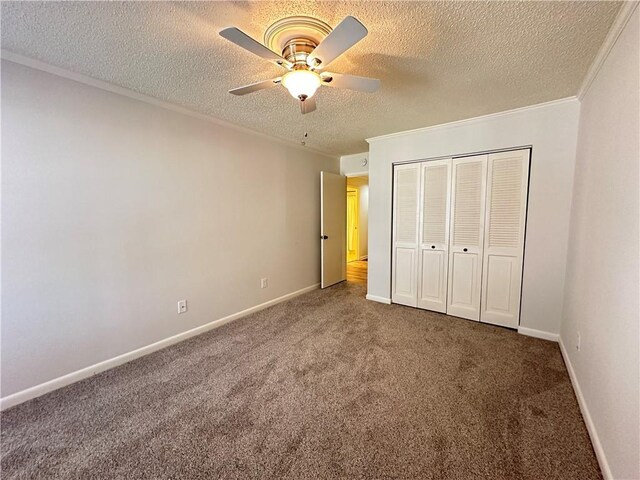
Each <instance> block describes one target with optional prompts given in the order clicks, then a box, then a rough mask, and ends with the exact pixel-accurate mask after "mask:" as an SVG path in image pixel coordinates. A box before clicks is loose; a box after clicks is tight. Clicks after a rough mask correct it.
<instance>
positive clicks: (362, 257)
mask: <svg viewBox="0 0 640 480" xmlns="http://www.w3.org/2000/svg"><path fill="white" fill-rule="evenodd" d="M368 258H369V255H363V256H361V257H360V261H362V260H367V259H368Z"/></svg>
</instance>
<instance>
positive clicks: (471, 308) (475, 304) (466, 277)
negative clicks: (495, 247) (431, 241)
mask: <svg viewBox="0 0 640 480" xmlns="http://www.w3.org/2000/svg"><path fill="white" fill-rule="evenodd" d="M486 174H487V156H486V155H479V156H475V157H466V158H456V159H454V160H452V162H451V175H452V180H451V221H450V240H449V282H448V283H449V289H448V295H447V314H449V315H454V316H456V317H462V318H467V319H469V320H476V321H478V320H479V319H480V292H481V283H480V282H481V277H482V243H483V238H484V213H485V212H484V208H485V186H486V183H485V182H486Z"/></svg>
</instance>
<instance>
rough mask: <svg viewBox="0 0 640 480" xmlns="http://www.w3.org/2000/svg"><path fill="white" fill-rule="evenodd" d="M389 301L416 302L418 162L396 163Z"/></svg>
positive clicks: (403, 303)
mask: <svg viewBox="0 0 640 480" xmlns="http://www.w3.org/2000/svg"><path fill="white" fill-rule="evenodd" d="M393 192H394V198H393V252H392V254H393V260H392V277H391V300H392V301H393V302H394V303H399V304H402V305H409V306H411V307H415V306H416V305H417V284H418V275H417V265H418V211H419V203H418V195H419V193H420V164H416V163H414V164H411V165H396V166H395V167H394V180H393Z"/></svg>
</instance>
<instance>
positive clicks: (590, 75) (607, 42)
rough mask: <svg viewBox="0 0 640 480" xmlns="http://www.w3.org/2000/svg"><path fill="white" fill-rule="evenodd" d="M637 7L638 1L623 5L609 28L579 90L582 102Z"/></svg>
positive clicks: (579, 97)
mask: <svg viewBox="0 0 640 480" xmlns="http://www.w3.org/2000/svg"><path fill="white" fill-rule="evenodd" d="M637 6H638V2H637V1H632V2H629V1H625V2H623V3H622V6H621V7H620V10H619V11H618V14H617V15H616V18H615V20H614V21H613V24H612V25H611V28H609V33H607V36H606V37H605V39H604V42H603V43H602V46H601V47H600V50H598V53H597V54H596V57H595V58H594V59H593V62H591V66H590V67H589V70H588V71H587V74H586V75H585V77H584V80H583V81H582V84H581V85H580V89H579V90H578V99H579V100H582V99H583V98H584V96H585V95H586V94H587V91H588V90H589V87H590V86H591V84H592V83H593V81H594V80H595V78H596V76H597V75H598V72H599V71H600V69H601V68H602V65H604V62H605V61H606V60H607V57H608V56H609V53H610V52H611V49H612V48H613V46H614V45H615V44H616V41H617V40H618V37H619V36H620V34H621V33H622V31H623V30H624V27H625V26H626V25H627V22H628V21H629V19H630V18H631V15H632V14H633V12H634V10H635V9H636V7H637Z"/></svg>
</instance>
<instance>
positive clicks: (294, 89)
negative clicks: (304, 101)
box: [282, 70, 322, 99]
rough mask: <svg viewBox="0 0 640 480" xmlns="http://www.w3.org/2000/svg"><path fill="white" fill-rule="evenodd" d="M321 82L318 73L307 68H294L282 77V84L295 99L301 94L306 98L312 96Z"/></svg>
mask: <svg viewBox="0 0 640 480" xmlns="http://www.w3.org/2000/svg"><path fill="white" fill-rule="evenodd" d="M321 83H322V80H321V79H320V75H318V74H317V73H315V72H311V71H309V70H294V71H293V72H289V73H286V74H285V76H284V77H282V85H284V86H285V88H286V89H287V90H289V93H290V94H291V96H292V97H293V98H296V99H298V98H300V96H301V95H304V96H305V97H306V98H311V97H313V94H314V93H316V90H318V87H320V84H321Z"/></svg>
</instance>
